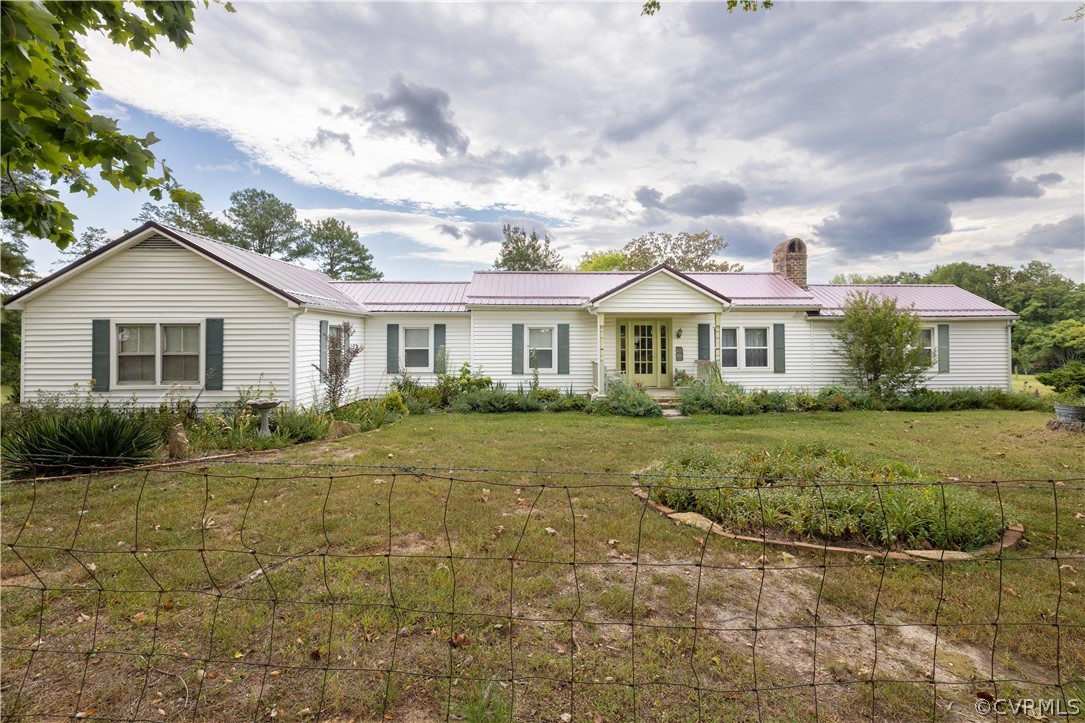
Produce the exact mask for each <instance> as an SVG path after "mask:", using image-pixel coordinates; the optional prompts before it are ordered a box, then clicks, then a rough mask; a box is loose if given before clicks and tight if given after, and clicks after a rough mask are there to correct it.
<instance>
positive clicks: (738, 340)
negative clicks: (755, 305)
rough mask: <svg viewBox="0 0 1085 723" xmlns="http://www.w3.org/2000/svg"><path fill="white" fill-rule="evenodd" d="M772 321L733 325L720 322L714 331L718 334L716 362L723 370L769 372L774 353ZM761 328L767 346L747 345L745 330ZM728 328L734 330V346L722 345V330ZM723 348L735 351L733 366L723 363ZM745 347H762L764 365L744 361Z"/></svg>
mask: <svg viewBox="0 0 1085 723" xmlns="http://www.w3.org/2000/svg"><path fill="white" fill-rule="evenodd" d="M772 328H773V327H772V322H768V323H755V324H750V325H749V326H745V325H742V324H737V325H735V326H723V325H722V324H721V325H720V326H718V327H716V332H717V333H718V334H719V346H718V350H719V360H718V364H719V367H720V369H721V371H723V372H728V371H730V372H732V373H734V372H736V371H741V370H750V371H751V372H771V371H772V370H773V367H774V362H775V353H774V348H773V343H772ZM755 329H763V330H764V332H765V342H766V344H767V345H768V346H753V347H751V346H747V344H746V331H747V330H755ZM728 330H734V332H735V346H726V347H725V346H724V345H723V332H724V331H728ZM724 349H733V350H734V351H735V366H724V365H723V351H724ZM747 349H764V350H765V361H766V363H765V365H763V366H750V365H748V364H747V363H746V350H747Z"/></svg>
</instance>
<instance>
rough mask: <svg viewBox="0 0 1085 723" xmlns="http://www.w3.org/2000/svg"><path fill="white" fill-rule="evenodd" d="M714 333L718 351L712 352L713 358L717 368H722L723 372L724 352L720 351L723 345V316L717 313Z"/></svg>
mask: <svg viewBox="0 0 1085 723" xmlns="http://www.w3.org/2000/svg"><path fill="white" fill-rule="evenodd" d="M715 327H716V328H715V329H713V330H712V331H713V333H714V334H715V335H716V350H715V351H714V352H712V358H713V359H714V360H715V361H716V366H717V367H720V371H722V370H723V366H722V365H723V352H722V351H721V350H720V345H721V344H722V343H723V314H721V313H719V312H718V311H717V312H716V324H715Z"/></svg>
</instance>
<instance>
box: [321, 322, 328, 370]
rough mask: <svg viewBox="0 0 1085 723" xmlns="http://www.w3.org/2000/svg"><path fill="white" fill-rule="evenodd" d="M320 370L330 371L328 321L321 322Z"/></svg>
mask: <svg viewBox="0 0 1085 723" xmlns="http://www.w3.org/2000/svg"><path fill="white" fill-rule="evenodd" d="M320 370H321V371H324V372H326V371H328V320H327V319H321V320H320Z"/></svg>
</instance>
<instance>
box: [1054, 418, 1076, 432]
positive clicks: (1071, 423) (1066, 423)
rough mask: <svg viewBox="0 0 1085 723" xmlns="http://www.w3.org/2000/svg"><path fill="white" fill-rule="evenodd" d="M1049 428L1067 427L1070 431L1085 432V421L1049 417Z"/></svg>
mask: <svg viewBox="0 0 1085 723" xmlns="http://www.w3.org/2000/svg"><path fill="white" fill-rule="evenodd" d="M1047 428H1048V429H1065V430H1066V431H1068V432H1085V422H1082V421H1081V420H1079V419H1073V420H1066V419H1049V420H1047Z"/></svg>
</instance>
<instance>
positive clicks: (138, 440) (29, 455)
mask: <svg viewBox="0 0 1085 723" xmlns="http://www.w3.org/2000/svg"><path fill="white" fill-rule="evenodd" d="M160 446H161V438H160V437H159V434H158V431H157V430H156V429H155V428H154V427H153V426H152V425H151V424H149V423H148V421H147V420H146V419H143V418H140V417H137V416H130V415H126V414H122V413H117V412H114V411H112V410H110V409H109V408H108V407H104V408H98V409H92V410H84V411H83V412H82V413H79V414H57V415H48V416H41V417H37V418H35V419H32V420H30V421H27V422H25V423H24V424H22V425H20V427H19V428H18V429H15V430H13V431H11V432H10V433H9V434H7V435H6V436H5V439H4V447H3V460H4V463H5V464H6V465H8V466H9V467H11V468H14V469H15V470H16V471H17V473H18V474H19V475H20V476H32V475H43V476H55V475H61V474H70V473H72V472H78V471H82V470H88V469H92V468H95V467H118V466H130V465H133V464H138V463H139V462H143V461H149V460H151V459H153V458H154V455H155V453H156V452H157V451H158V448H159V447H160Z"/></svg>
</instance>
